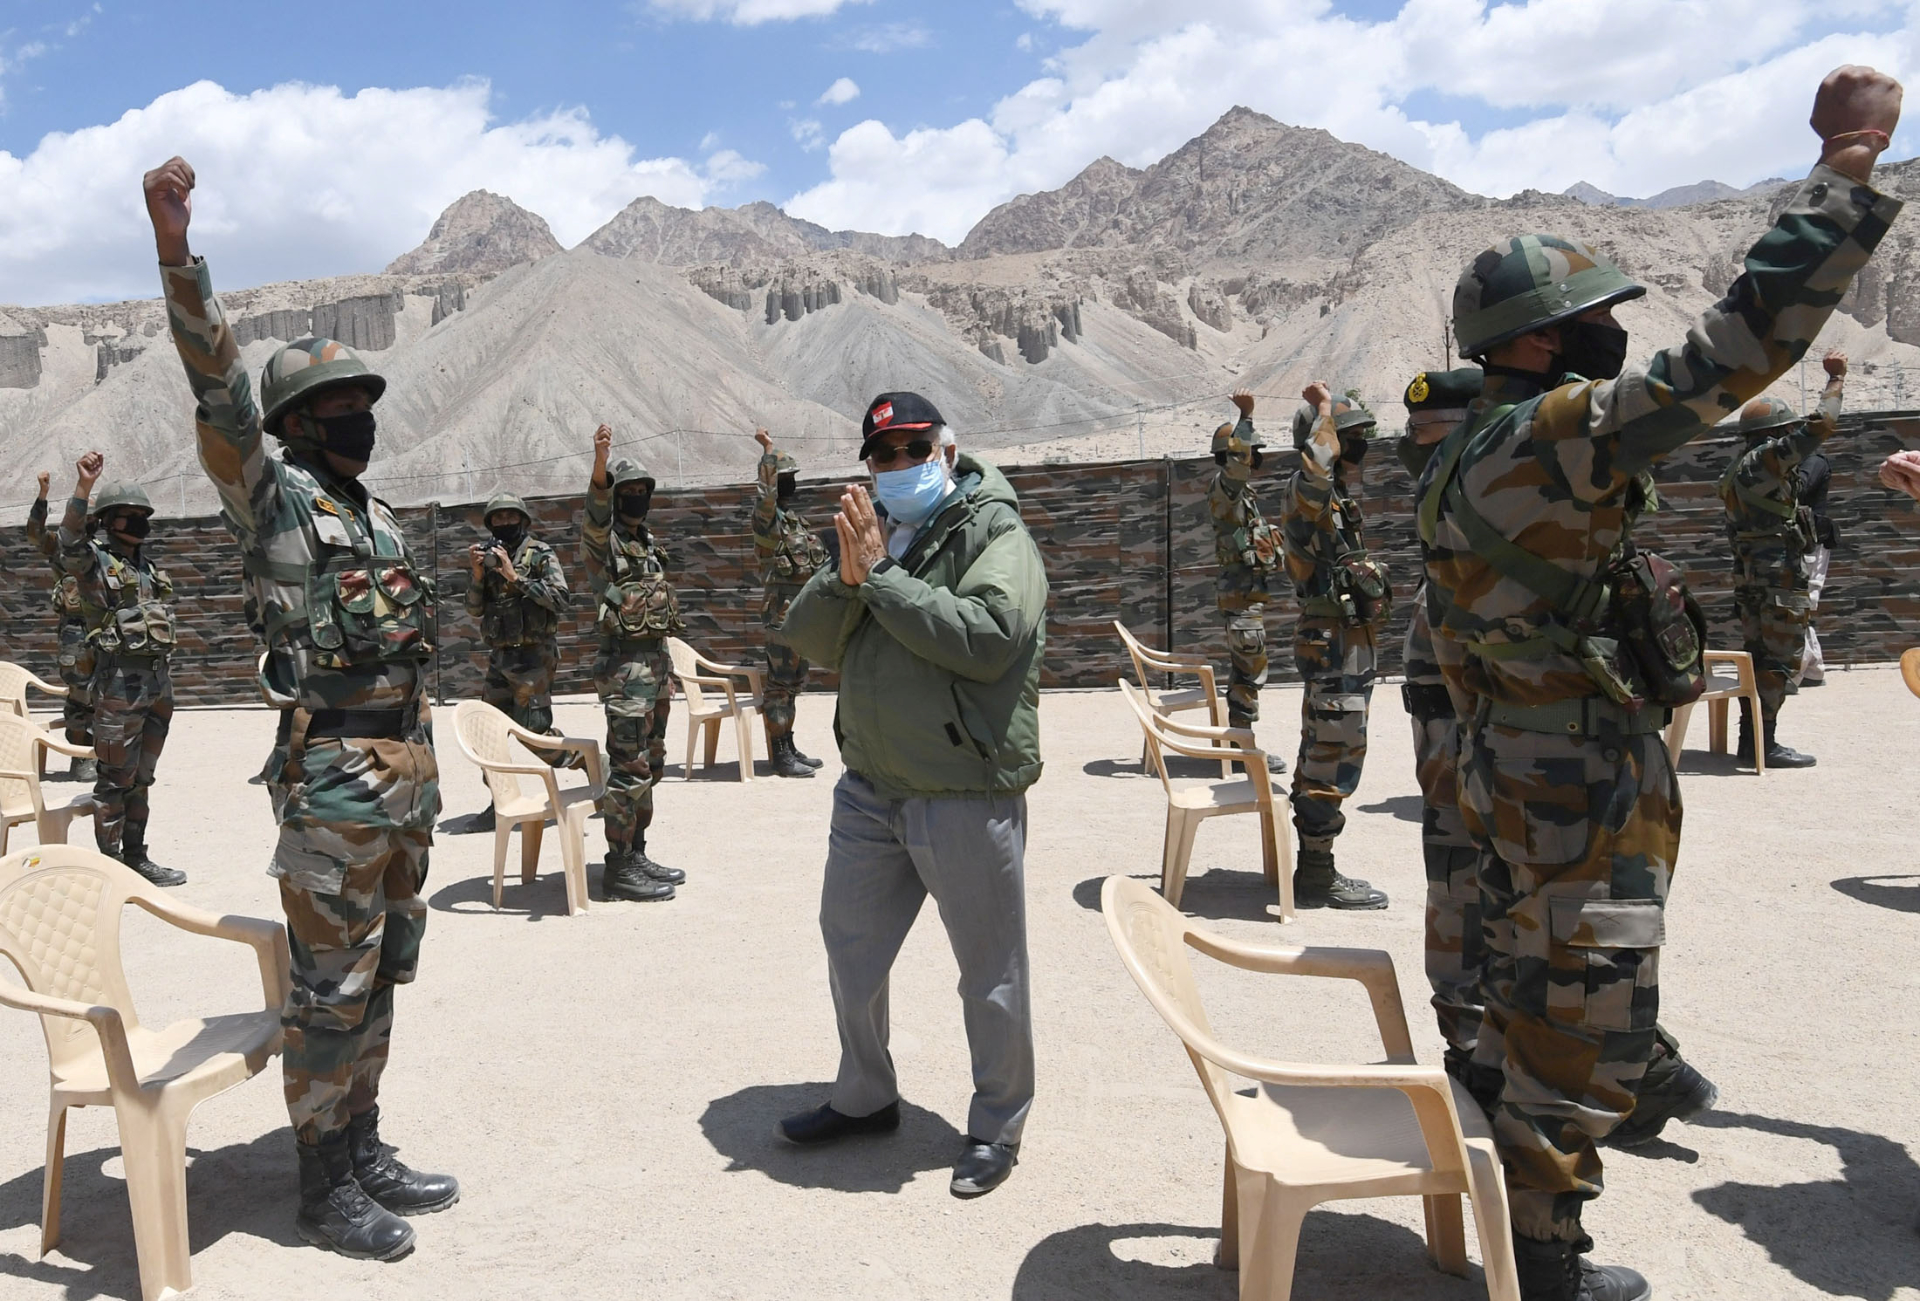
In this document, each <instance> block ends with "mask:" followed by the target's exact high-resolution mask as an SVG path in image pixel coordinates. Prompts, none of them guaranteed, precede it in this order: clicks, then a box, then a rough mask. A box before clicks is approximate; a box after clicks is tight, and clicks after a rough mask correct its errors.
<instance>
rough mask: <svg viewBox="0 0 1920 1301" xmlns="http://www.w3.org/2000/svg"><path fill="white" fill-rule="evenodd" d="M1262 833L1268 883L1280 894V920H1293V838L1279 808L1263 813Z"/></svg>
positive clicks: (1261, 816)
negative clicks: (1288, 832)
mask: <svg viewBox="0 0 1920 1301" xmlns="http://www.w3.org/2000/svg"><path fill="white" fill-rule="evenodd" d="M1260 834H1261V836H1263V837H1265V842H1266V843H1264V844H1263V845H1262V846H1261V851H1262V857H1263V858H1264V859H1265V861H1266V864H1267V884H1269V885H1271V886H1273V887H1274V889H1275V892H1276V893H1277V894H1278V895H1279V902H1280V915H1279V920H1280V921H1281V922H1282V923H1285V922H1290V921H1293V920H1294V912H1293V840H1292V838H1291V837H1289V836H1288V835H1287V829H1286V827H1285V826H1284V825H1283V824H1282V823H1281V821H1280V815H1279V813H1278V811H1277V810H1273V809H1269V810H1267V811H1265V812H1263V813H1261V815H1260Z"/></svg>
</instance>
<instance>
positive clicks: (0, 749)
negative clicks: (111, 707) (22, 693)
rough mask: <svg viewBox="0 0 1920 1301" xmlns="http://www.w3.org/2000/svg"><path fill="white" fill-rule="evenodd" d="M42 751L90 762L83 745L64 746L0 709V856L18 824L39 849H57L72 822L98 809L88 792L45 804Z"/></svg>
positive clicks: (25, 720) (90, 754)
mask: <svg viewBox="0 0 1920 1301" xmlns="http://www.w3.org/2000/svg"><path fill="white" fill-rule="evenodd" d="M48 750H58V751H59V752H60V753H61V754H66V755H74V756H77V757H79V758H82V759H91V758H92V757H93V751H92V750H91V749H90V748H88V747H87V746H83V745H69V744H68V743H67V742H66V741H64V740H62V739H60V738H59V737H56V736H52V735H50V734H49V733H46V732H43V731H41V730H40V728H39V726H38V725H36V724H35V723H34V721H33V720H32V719H30V718H28V717H26V716H25V715H23V714H15V713H12V712H11V711H8V710H5V709H0V854H4V853H6V852H7V836H8V833H10V832H11V831H12V830H13V828H14V827H15V826H16V825H17V824H19V823H22V822H31V823H33V824H34V830H35V832H36V833H37V834H38V835H39V837H40V843H41V844H43V845H63V844H65V843H66V840H67V832H68V830H69V829H70V828H71V827H72V825H73V820H74V819H75V818H77V817H92V816H94V814H95V813H96V812H98V810H99V805H98V804H97V803H95V801H94V798H93V792H92V791H91V790H76V791H73V792H71V793H63V794H62V795H61V799H60V802H59V803H56V804H48V803H47V793H46V788H45V787H44V786H43V785H42V784H41V773H42V771H43V770H44V769H45V767H46V765H45V763H44V762H43V761H42V756H44V755H45V754H46V752H47V751H48Z"/></svg>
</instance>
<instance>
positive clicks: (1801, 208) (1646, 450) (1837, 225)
mask: <svg viewBox="0 0 1920 1301" xmlns="http://www.w3.org/2000/svg"><path fill="white" fill-rule="evenodd" d="M1900 208H1901V204H1900V202H1899V201H1898V200H1896V199H1891V198H1888V197H1887V196H1885V195H1883V194H1881V193H1880V192H1879V191H1877V190H1875V189H1873V188H1872V187H1871V186H1868V185H1863V184H1861V183H1860V182H1858V181H1854V180H1852V179H1850V178H1849V177H1846V176H1842V175H1841V174H1840V173H1839V172H1836V171H1834V170H1832V169H1831V168H1828V167H1825V166H1819V167H1815V168H1814V169H1813V172H1812V174H1811V175H1809V176H1808V177H1807V179H1806V180H1805V181H1804V182H1802V184H1801V186H1800V188H1799V190H1798V191H1797V192H1796V193H1795V194H1794V196H1793V198H1792V200H1791V201H1790V202H1789V203H1788V204H1787V206H1786V209H1785V211H1783V212H1782V213H1781V214H1780V216H1779V218H1778V219H1777V220H1776V221H1775V223H1774V226H1773V229H1771V230H1769V231H1768V232H1767V233H1766V234H1764V235H1762V236H1761V237H1760V239H1759V240H1758V242H1756V243H1755V244H1754V246H1753V247H1752V249H1750V250H1749V251H1748V253H1747V257H1746V263H1745V270H1744V271H1743V272H1742V273H1741V275H1740V278H1739V279H1737V280H1735V281H1734V282H1733V287H1732V288H1731V289H1729V290H1728V291H1727V296H1726V297H1725V298H1722V299H1721V300H1720V301H1719V302H1717V303H1715V304H1714V305H1713V306H1712V307H1709V308H1708V309H1707V310H1706V311H1705V312H1704V313H1703V314H1702V315H1701V317H1700V319H1699V320H1698V321H1696V322H1695V323H1694V325H1693V327H1692V329H1690V330H1689V331H1688V332H1687V338H1686V341H1685V342H1684V343H1680V344H1677V345H1675V346H1673V347H1670V348H1667V349H1665V350H1664V351H1661V352H1658V353H1655V354H1654V356H1653V358H1652V360H1650V361H1648V362H1646V363H1645V364H1643V365H1639V366H1631V367H1628V368H1627V369H1626V370H1625V371H1623V372H1622V373H1621V375H1620V377H1619V378H1618V379H1616V380H1607V381H1601V382H1598V383H1592V384H1580V385H1569V386H1567V387H1566V388H1562V389H1558V390H1556V391H1555V392H1552V393H1549V394H1547V395H1546V397H1544V398H1542V399H1541V402H1540V408H1539V412H1538V414H1537V415H1536V416H1535V419H1534V422H1533V428H1532V431H1531V436H1532V438H1533V439H1534V440H1536V442H1537V443H1538V444H1539V454H1540V455H1541V456H1542V457H1544V458H1547V459H1550V460H1552V461H1555V462H1557V472H1558V475H1559V478H1560V481H1561V482H1562V483H1564V484H1566V485H1567V486H1568V489H1569V490H1570V491H1571V492H1572V494H1573V495H1574V496H1575V497H1577V498H1579V499H1580V500H1583V501H1589V502H1596V501H1601V500H1604V499H1606V498H1608V497H1610V496H1612V495H1613V494H1614V493H1616V492H1618V491H1620V490H1621V489H1622V488H1624V487H1625V486H1626V484H1627V483H1628V482H1629V481H1631V480H1632V479H1633V477H1634V476H1636V475H1638V474H1640V473H1641V472H1642V471H1644V470H1646V469H1647V468H1648V467H1649V466H1651V465H1652V464H1653V463H1654V462H1655V461H1657V460H1659V459H1660V458H1661V457H1664V456H1666V455H1668V454H1669V453H1671V452H1673V451H1675V450H1676V449H1678V448H1680V447H1682V446H1684V445H1685V444H1686V443H1687V442H1688V441H1689V440H1691V439H1693V438H1695V437H1698V436H1699V435H1700V434H1701V433H1703V432H1704V431H1705V430H1706V429H1707V428H1709V427H1710V426H1711V425H1712V424H1713V423H1714V422H1716V421H1718V420H1720V419H1721V418H1722V417H1724V416H1725V415H1727V413H1728V412H1731V411H1734V410H1737V409H1738V408H1739V406H1740V404H1741V403H1743V402H1745V401H1746V400H1747V399H1749V398H1751V397H1754V396H1756V395H1757V394H1759V393H1760V392H1761V391H1762V390H1764V389H1765V388H1766V387H1767V386H1768V385H1769V384H1771V383H1773V381H1774V380H1776V379H1778V378H1779V377H1780V376H1782V375H1784V374H1786V372H1787V371H1788V370H1789V369H1790V368H1791V367H1792V366H1793V364H1794V363H1795V362H1797V361H1799V360H1800V358H1801V357H1802V356H1804V355H1805V353H1806V351H1807V347H1808V345H1809V344H1810V343H1811V342H1812V341H1813V339H1814V337H1815V336H1817V335H1818V334H1819V333H1820V328H1821V327H1822V326H1823V325H1825V324H1826V321H1827V318H1828V317H1829V316H1831V315H1832V314H1833V309H1834V307H1835V305H1836V304H1838V303H1839V301H1840V298H1841V296H1842V295H1843V294H1844V293H1845V292H1846V290H1847V286H1848V285H1849V284H1850V283H1851V282H1852V280H1853V277H1854V276H1855V275H1856V274H1858V273H1859V271H1860V269H1861V268H1862V267H1864V266H1865V265H1866V263H1867V259H1868V257H1870V256H1871V255H1872V253H1873V250H1874V249H1875V248H1876V247H1877V246H1878V245H1879V243H1880V241H1881V239H1882V237H1884V236H1885V235H1886V233H1887V228H1888V227H1889V226H1890V225H1891V224H1892V222H1893V219H1894V218H1895V217H1896V216H1897V215H1898V214H1899V212H1900Z"/></svg>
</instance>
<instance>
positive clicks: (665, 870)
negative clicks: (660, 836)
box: [633, 845, 687, 885]
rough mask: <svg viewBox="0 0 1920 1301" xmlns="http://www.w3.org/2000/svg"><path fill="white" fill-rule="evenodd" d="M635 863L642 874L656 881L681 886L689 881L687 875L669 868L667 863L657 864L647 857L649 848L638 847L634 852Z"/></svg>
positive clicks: (676, 869)
mask: <svg viewBox="0 0 1920 1301" xmlns="http://www.w3.org/2000/svg"><path fill="white" fill-rule="evenodd" d="M633 863H634V866H635V867H638V868H639V869H640V870H641V871H642V872H645V873H646V874H647V875H648V876H650V877H652V878H653V879H654V880H656V881H665V882H666V883H667V884H668V885H679V884H680V883H681V882H683V881H685V880H686V879H687V874H686V873H685V872H682V871H681V870H680V869H679V868H677V867H668V866H667V865H666V864H665V863H656V862H654V861H653V860H652V859H651V858H648V857H647V847H646V846H645V845H640V846H637V847H636V848H635V849H634V851H633Z"/></svg>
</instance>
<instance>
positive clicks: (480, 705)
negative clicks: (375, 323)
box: [453, 700, 607, 917]
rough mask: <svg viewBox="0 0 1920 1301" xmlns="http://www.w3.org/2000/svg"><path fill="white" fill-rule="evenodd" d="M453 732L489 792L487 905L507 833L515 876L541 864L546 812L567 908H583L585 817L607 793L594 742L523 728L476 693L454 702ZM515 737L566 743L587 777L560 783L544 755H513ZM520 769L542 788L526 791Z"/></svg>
mask: <svg viewBox="0 0 1920 1301" xmlns="http://www.w3.org/2000/svg"><path fill="white" fill-rule="evenodd" d="M453 735H454V739H455V740H457V741H458V742H459V743H460V751H461V753H462V754H464V755H466V756H467V758H469V759H471V760H472V761H473V763H474V766H475V767H477V768H479V769H480V774H481V778H482V780H484V781H485V782H486V784H487V790H488V792H489V793H490V794H492V796H493V906H494V908H495V909H496V910H497V909H498V908H499V907H500V893H501V890H502V889H503V888H504V887H505V885H506V879H507V838H508V837H509V836H510V835H512V834H513V829H514V828H515V827H518V828H520V879H521V881H522V882H524V883H531V882H532V881H533V879H534V878H535V876H536V875H538V872H539V867H540V839H541V833H542V832H544V831H545V829H546V825H547V819H549V818H551V819H553V823H554V826H556V827H557V828H559V831H560V864H561V875H562V877H563V878H564V879H565V882H566V890H567V916H569V917H571V916H573V915H574V914H575V913H583V912H585V911H586V910H587V818H588V817H589V816H590V815H591V814H592V813H593V806H594V804H595V802H597V801H598V800H599V799H600V797H601V796H602V795H604V794H606V790H607V782H606V774H605V771H604V769H603V768H602V766H601V762H600V743H599V742H598V741H594V740H590V739H587V738H584V737H572V736H548V735H546V734H544V733H541V732H529V731H528V730H527V729H526V728H524V727H521V726H520V725H519V724H517V723H515V722H514V721H513V720H512V719H511V718H508V717H507V716H506V715H505V714H503V713H501V712H500V711H499V710H498V709H495V708H494V707H493V706H492V705H489V704H487V703H486V702H485V701H483V700H463V701H461V702H460V703H459V704H458V705H456V706H454V710H453ZM510 740H512V741H518V742H520V743H521V744H522V745H524V746H527V747H528V748H529V749H531V750H534V751H536V752H538V753H545V752H548V751H552V750H571V751H573V752H574V753H576V754H578V755H580V756H581V758H582V760H583V761H584V762H585V763H586V766H587V784H586V785H585V786H568V787H565V788H562V787H561V785H560V783H559V781H558V780H557V779H556V778H555V776H554V770H553V766H552V765H551V764H548V763H545V762H539V763H516V762H514V755H513V747H512V746H510V745H509V744H508V742H509V741H510ZM522 777H537V778H539V779H540V783H541V786H542V787H543V788H544V789H542V790H540V791H539V792H538V793H536V794H529V793H528V792H527V791H525V790H524V789H522V788H521V785H520V779H521V778H522Z"/></svg>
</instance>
